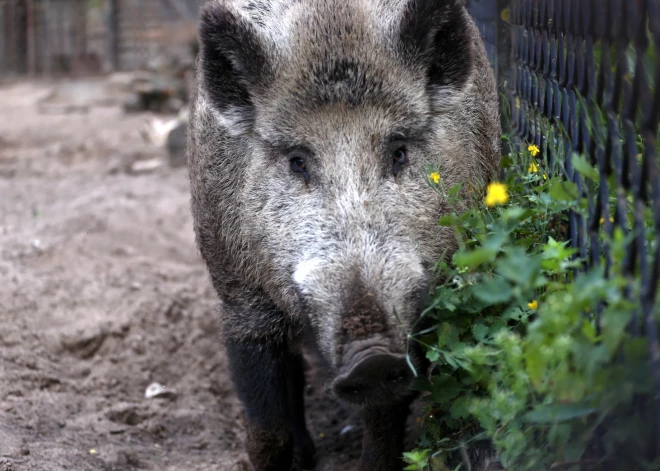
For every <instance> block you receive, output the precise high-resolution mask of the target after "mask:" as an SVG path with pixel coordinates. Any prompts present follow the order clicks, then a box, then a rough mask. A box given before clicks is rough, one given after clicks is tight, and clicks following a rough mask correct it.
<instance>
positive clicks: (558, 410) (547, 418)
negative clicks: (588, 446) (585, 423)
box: [523, 403, 596, 424]
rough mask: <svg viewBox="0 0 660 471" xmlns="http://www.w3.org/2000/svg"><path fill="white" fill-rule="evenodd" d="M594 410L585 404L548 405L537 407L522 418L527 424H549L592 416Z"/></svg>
mask: <svg viewBox="0 0 660 471" xmlns="http://www.w3.org/2000/svg"><path fill="white" fill-rule="evenodd" d="M594 412H596V409H595V408H593V407H591V406H588V405H586V404H579V403H576V404H550V405H542V406H537V407H535V408H534V409H533V410H531V411H529V412H528V413H527V414H525V415H524V416H523V418H524V420H526V421H527V422H531V423H535V424H551V423H554V422H564V421H567V420H572V419H577V418H578V417H585V416H587V415H590V414H593V413H594Z"/></svg>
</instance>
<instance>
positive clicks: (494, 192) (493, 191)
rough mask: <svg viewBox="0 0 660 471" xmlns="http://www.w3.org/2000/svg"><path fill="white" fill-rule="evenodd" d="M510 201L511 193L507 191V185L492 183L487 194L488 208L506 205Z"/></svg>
mask: <svg viewBox="0 0 660 471" xmlns="http://www.w3.org/2000/svg"><path fill="white" fill-rule="evenodd" d="M507 201H509V193H508V192H507V190H506V185H504V184H502V183H497V182H495V183H491V184H490V185H488V188H487V192H486V200H485V203H486V206H489V207H493V206H496V205H498V204H504V203H506V202H507Z"/></svg>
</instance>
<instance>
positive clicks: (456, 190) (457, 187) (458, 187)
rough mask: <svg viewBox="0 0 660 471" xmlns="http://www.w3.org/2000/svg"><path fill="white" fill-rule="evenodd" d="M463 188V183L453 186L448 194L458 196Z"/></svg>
mask: <svg viewBox="0 0 660 471" xmlns="http://www.w3.org/2000/svg"><path fill="white" fill-rule="evenodd" d="M462 187H463V185H462V184H461V183H458V184H456V185H454V186H452V187H451V188H450V189H449V191H448V192H447V194H448V195H449V196H456V195H457V194H458V193H459V192H460V191H461V188H462Z"/></svg>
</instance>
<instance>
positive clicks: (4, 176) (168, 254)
mask: <svg viewBox="0 0 660 471" xmlns="http://www.w3.org/2000/svg"><path fill="white" fill-rule="evenodd" d="M51 88H52V85H48V84H34V83H23V84H17V85H13V86H5V87H3V88H0V471H23V470H25V471H27V470H29V471H41V470H43V471H46V470H48V471H51V470H76V471H78V470H80V471H86V470H133V469H148V470H159V471H160V470H186V471H187V470H191V471H192V470H248V469H249V466H248V465H247V461H246V457H245V455H244V452H243V440H244V428H243V424H242V419H241V409H240V405H239V403H238V400H237V398H236V397H235V396H234V394H233V392H232V387H231V383H230V381H229V379H228V376H227V361H226V359H225V356H224V352H223V348H222V345H221V343H220V342H219V339H218V333H217V324H216V318H215V301H214V293H213V292H212V289H211V287H210V284H209V280H208V277H207V274H206V271H205V267H204V266H203V264H202V262H201V259H200V257H199V255H198V253H197V250H196V247H195V245H194V237H193V233H192V224H191V216H190V214H189V207H188V200H189V197H188V182H187V173H186V170H185V168H179V169H172V168H168V167H164V168H161V169H159V170H156V171H154V172H151V173H149V174H142V175H134V174H131V173H130V172H127V171H126V168H127V165H128V164H130V163H131V162H133V161H135V160H136V159H142V158H145V157H153V156H154V155H156V156H160V155H162V156H163V157H164V152H163V151H162V150H159V149H157V148H155V147H154V146H150V145H147V144H145V143H144V142H143V140H142V139H141V137H140V135H139V131H138V130H139V128H140V126H142V124H143V123H144V121H145V119H146V118H148V117H149V116H148V115H146V114H144V115H131V116H126V115H124V114H123V113H122V112H121V110H120V108H119V107H118V106H104V107H101V106H94V107H91V108H90V109H89V110H88V111H87V112H80V111H78V112H73V113H67V114H40V113H39V112H38V107H37V101H38V99H39V98H42V97H44V96H45V95H46V94H47V93H48V91H49V90H50V89H51ZM81 96H82V95H81ZM315 377H316V379H315V380H313V381H312V384H310V386H309V387H308V391H307V396H306V401H307V406H308V423H309V428H310V432H311V433H312V435H313V436H314V437H316V443H317V448H318V449H319V458H320V463H319V465H318V466H317V469H319V470H334V469H341V470H342V471H350V470H351V469H353V468H354V465H355V459H356V457H357V456H358V455H359V449H360V448H359V442H360V440H361V429H360V426H359V421H358V419H357V416H356V413H355V411H353V410H349V409H346V408H345V407H344V406H341V405H339V404H337V403H336V402H334V400H332V399H331V398H329V397H328V396H327V395H326V394H325V393H324V387H323V375H322V373H319V374H317V375H316V376H315ZM154 381H157V382H159V383H162V384H164V385H166V386H168V387H170V388H172V389H174V390H175V391H176V393H177V395H176V397H174V398H171V397H170V398H153V399H146V398H145V396H144V392H145V389H146V387H147V386H148V385H149V384H150V383H151V382H154ZM349 426H352V427H349ZM342 431H343V433H342Z"/></svg>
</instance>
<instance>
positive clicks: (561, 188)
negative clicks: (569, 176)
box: [548, 179, 580, 202]
mask: <svg viewBox="0 0 660 471" xmlns="http://www.w3.org/2000/svg"><path fill="white" fill-rule="evenodd" d="M548 193H549V194H550V196H552V198H553V199H554V200H555V201H575V202H577V200H578V199H579V197H580V195H579V193H578V190H577V186H576V185H575V183H573V182H569V181H565V180H559V179H557V180H554V181H553V182H552V183H551V184H550V189H549V190H548Z"/></svg>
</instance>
